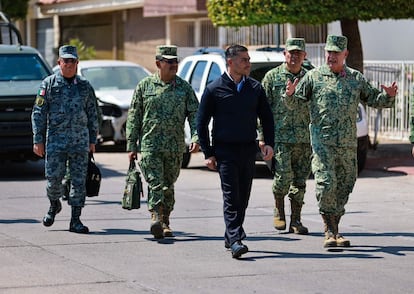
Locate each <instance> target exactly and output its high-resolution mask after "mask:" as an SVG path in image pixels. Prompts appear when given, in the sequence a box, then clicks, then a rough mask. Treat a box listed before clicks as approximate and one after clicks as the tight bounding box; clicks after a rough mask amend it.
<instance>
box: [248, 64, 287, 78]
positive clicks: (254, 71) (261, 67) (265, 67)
mask: <svg viewBox="0 0 414 294" xmlns="http://www.w3.org/2000/svg"><path fill="white" fill-rule="evenodd" d="M281 64H282V62H266V63H264V62H263V63H252V67H251V70H250V76H251V77H252V78H254V79H255V80H258V81H259V82H260V81H261V80H262V79H263V78H264V76H265V74H266V73H267V72H268V71H269V70H271V69H273V68H275V67H276V66H279V65H281Z"/></svg>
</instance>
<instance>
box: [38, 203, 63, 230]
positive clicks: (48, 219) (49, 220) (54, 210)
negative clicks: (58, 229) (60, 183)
mask: <svg viewBox="0 0 414 294" xmlns="http://www.w3.org/2000/svg"><path fill="white" fill-rule="evenodd" d="M61 210H62V203H60V200H59V199H57V200H50V207H49V211H48V212H47V213H46V215H45V216H44V217H43V225H44V226H46V227H50V226H51V225H53V223H54V222H55V216H56V214H58V213H59V212H60V211H61Z"/></svg>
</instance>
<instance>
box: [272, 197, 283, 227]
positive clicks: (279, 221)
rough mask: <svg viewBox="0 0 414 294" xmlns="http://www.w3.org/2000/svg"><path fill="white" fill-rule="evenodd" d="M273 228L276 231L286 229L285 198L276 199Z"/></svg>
mask: <svg viewBox="0 0 414 294" xmlns="http://www.w3.org/2000/svg"><path fill="white" fill-rule="evenodd" d="M273 226H274V227H275V229H276V230H285V229H286V218H285V200H284V198H276V200H275V209H274V212H273Z"/></svg>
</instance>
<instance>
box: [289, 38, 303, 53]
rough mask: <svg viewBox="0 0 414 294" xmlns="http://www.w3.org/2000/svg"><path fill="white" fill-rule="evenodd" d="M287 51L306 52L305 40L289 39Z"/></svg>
mask: <svg viewBox="0 0 414 294" xmlns="http://www.w3.org/2000/svg"><path fill="white" fill-rule="evenodd" d="M285 48H286V51H293V50H299V51H305V39H304V38H289V39H287V40H286V44H285Z"/></svg>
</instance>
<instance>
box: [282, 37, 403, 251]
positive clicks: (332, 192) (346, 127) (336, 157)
mask: <svg viewBox="0 0 414 294" xmlns="http://www.w3.org/2000/svg"><path fill="white" fill-rule="evenodd" d="M347 43H348V39H347V38H346V37H345V36H337V35H329V36H328V37H327V40H326V46H325V64H323V65H322V66H320V67H318V68H316V69H313V70H311V71H309V72H308V73H307V74H306V75H305V76H304V77H303V78H302V79H301V80H300V81H298V80H295V81H294V82H290V81H288V83H287V85H286V93H285V102H286V104H287V105H288V106H289V107H295V106H297V105H298V104H300V103H303V102H307V103H309V106H310V119H311V124H310V132H311V142H312V150H313V156H312V171H313V173H314V176H315V182H316V198H317V200H318V205H319V213H320V214H321V216H322V219H323V222H324V225H325V240H324V247H337V246H338V247H349V246H350V244H351V243H350V241H349V240H347V239H345V238H344V237H343V236H342V235H341V234H340V233H339V222H340V219H341V217H342V216H343V215H344V214H345V205H346V203H347V202H348V199H349V194H350V193H351V192H352V190H353V187H354V184H355V181H356V177H357V149H356V148H357V134H356V118H357V112H358V104H359V102H363V103H366V104H367V105H368V106H371V107H380V108H382V107H393V105H394V101H395V96H396V94H397V85H396V83H395V82H393V83H392V85H391V86H389V87H387V86H384V85H381V88H382V90H383V91H381V90H379V89H377V88H374V87H373V86H372V85H371V84H370V83H369V82H368V81H367V80H366V79H365V77H364V76H363V75H362V73H360V72H359V71H357V70H355V69H352V68H350V67H348V66H347V65H346V64H345V60H346V57H347V56H348V49H347Z"/></svg>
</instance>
